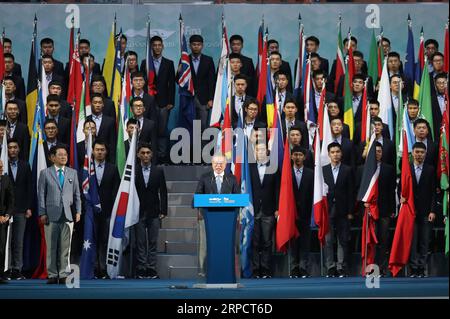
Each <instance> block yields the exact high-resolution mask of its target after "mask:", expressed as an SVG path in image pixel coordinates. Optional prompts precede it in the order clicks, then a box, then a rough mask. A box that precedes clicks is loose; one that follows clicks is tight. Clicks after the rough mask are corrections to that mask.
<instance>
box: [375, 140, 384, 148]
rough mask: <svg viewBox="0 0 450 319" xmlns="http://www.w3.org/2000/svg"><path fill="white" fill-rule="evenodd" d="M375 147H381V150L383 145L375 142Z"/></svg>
mask: <svg viewBox="0 0 450 319" xmlns="http://www.w3.org/2000/svg"><path fill="white" fill-rule="evenodd" d="M375 147H381V148H383V144H381V143H380V142H378V141H375Z"/></svg>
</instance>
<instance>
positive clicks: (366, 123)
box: [360, 78, 400, 143]
mask: <svg viewBox="0 0 450 319" xmlns="http://www.w3.org/2000/svg"><path fill="white" fill-rule="evenodd" d="M367 82H368V78H367V79H366V81H365V82H364V91H363V97H362V107H363V109H362V115H361V119H362V121H361V140H360V142H361V143H362V142H366V141H367V140H368V139H369V136H370V112H369V101H368V99H367ZM399 118H400V116H398V117H397V119H399Z"/></svg>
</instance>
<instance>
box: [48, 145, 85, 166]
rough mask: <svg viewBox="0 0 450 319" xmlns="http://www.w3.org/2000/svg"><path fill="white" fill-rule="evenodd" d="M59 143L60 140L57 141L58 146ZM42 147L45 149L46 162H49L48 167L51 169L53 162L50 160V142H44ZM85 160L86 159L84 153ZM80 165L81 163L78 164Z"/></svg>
mask: <svg viewBox="0 0 450 319" xmlns="http://www.w3.org/2000/svg"><path fill="white" fill-rule="evenodd" d="M58 143H59V140H57V141H56V144H58ZM83 143H84V142H83ZM42 145H43V147H44V154H45V161H46V162H47V167H50V166H52V165H53V162H52V161H51V160H50V150H49V149H48V142H47V141H44V142H43V143H42ZM77 151H78V149H77ZM69 158H70V157H69ZM83 159H84V151H83ZM78 163H80V162H78Z"/></svg>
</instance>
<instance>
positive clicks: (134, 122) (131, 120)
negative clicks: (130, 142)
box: [127, 118, 139, 127]
mask: <svg viewBox="0 0 450 319" xmlns="http://www.w3.org/2000/svg"><path fill="white" fill-rule="evenodd" d="M132 124H137V125H139V121H138V120H136V119H135V118H129V119H128V120H127V127H128V125H132Z"/></svg>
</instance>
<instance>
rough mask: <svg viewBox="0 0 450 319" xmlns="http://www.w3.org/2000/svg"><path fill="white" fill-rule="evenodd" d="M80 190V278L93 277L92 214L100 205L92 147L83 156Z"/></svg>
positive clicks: (89, 135) (93, 222)
mask: <svg viewBox="0 0 450 319" xmlns="http://www.w3.org/2000/svg"><path fill="white" fill-rule="evenodd" d="M88 145H92V134H88ZM82 190H83V196H84V209H85V213H84V214H85V215H84V234H83V250H82V252H81V259H80V277H81V279H93V278H94V266H95V259H96V258H95V257H96V245H95V237H96V236H95V235H96V234H95V228H96V227H95V218H94V214H98V213H99V212H100V210H101V206H100V197H99V195H98V184H97V175H96V174H95V167H94V161H93V159H92V147H88V148H87V151H86V155H85V156H84V166H83V183H82Z"/></svg>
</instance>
